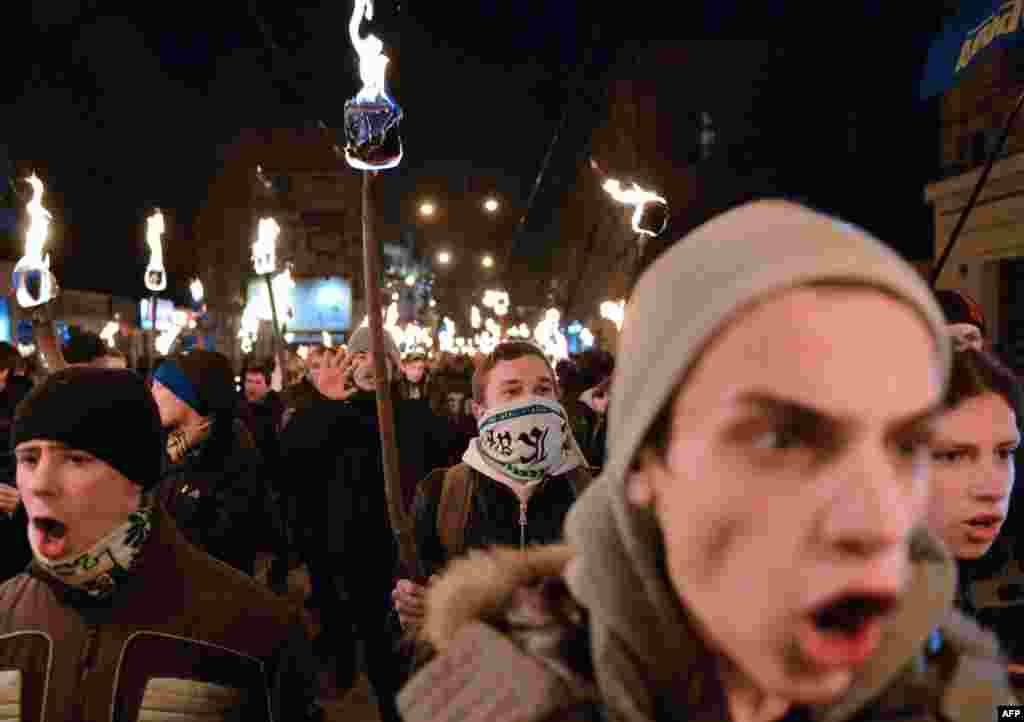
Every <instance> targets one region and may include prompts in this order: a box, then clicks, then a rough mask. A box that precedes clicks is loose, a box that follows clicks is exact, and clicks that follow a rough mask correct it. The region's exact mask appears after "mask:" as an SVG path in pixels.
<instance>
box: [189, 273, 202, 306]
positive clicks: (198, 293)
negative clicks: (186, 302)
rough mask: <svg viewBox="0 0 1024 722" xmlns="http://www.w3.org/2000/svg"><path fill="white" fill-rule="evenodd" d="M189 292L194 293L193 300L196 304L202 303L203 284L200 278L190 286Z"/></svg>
mask: <svg viewBox="0 0 1024 722" xmlns="http://www.w3.org/2000/svg"><path fill="white" fill-rule="evenodd" d="M189 290H190V291H191V292H192V300H193V301H194V302H195V303H200V302H201V301H202V300H203V282H202V281H200V280H199V279H198V278H196V279H195V280H193V281H192V283H190V284H189Z"/></svg>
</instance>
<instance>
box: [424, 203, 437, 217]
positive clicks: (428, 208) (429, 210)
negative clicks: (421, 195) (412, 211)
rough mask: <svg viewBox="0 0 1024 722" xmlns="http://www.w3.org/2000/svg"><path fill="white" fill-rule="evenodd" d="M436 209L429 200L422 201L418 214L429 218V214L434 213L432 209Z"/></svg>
mask: <svg viewBox="0 0 1024 722" xmlns="http://www.w3.org/2000/svg"><path fill="white" fill-rule="evenodd" d="M436 210H437V207H436V206H435V205H434V204H433V203H431V202H430V201H423V202H422V203H420V215H421V216H423V217H424V218H429V217H430V216H432V215H434V211H436Z"/></svg>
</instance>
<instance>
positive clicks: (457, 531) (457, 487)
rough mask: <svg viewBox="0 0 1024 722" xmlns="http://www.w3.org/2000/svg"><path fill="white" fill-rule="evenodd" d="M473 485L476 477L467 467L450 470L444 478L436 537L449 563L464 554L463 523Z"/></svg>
mask: <svg viewBox="0 0 1024 722" xmlns="http://www.w3.org/2000/svg"><path fill="white" fill-rule="evenodd" d="M476 485H477V478H476V473H475V472H474V471H473V470H472V469H470V468H469V466H467V465H466V464H458V465H456V466H453V467H451V468H450V469H448V471H447V472H446V473H445V475H444V482H443V484H442V487H441V499H440V501H439V502H438V505H437V535H438V537H439V538H440V539H441V544H442V545H443V546H444V548H445V552H446V553H447V555H448V560H449V561H450V560H452V559H454V558H455V557H458V556H461V555H462V553H463V552H464V551H465V548H466V523H467V522H468V521H469V510H470V508H471V506H472V502H473V494H474V493H476Z"/></svg>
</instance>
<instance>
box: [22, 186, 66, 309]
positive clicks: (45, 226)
mask: <svg viewBox="0 0 1024 722" xmlns="http://www.w3.org/2000/svg"><path fill="white" fill-rule="evenodd" d="M26 180H27V181H28V183H29V185H31V186H32V200H30V201H29V202H28V203H27V204H26V206H25V209H26V210H27V211H28V215H29V219H30V222H29V227H28V231H27V232H26V233H25V255H24V256H22V257H21V259H19V260H18V263H17V264H16V265H15V266H14V272H13V273H12V274H11V285H12V286H13V287H14V288H16V289H17V293H16V296H17V299H18V304H19V305H20V306H21V307H22V308H31V307H33V306H39V305H41V304H44V303H46V302H48V301H50V300H51V299H53V298H54V297H56V296H57V294H58V293H59V289H58V287H57V280H56V279H55V278H54V277H53V274H52V273H50V256H49V254H47V256H46V257H45V258H44V257H43V245H44V244H45V243H46V235H47V233H48V231H49V228H50V219H51V218H52V217H53V216H51V215H50V212H49V211H47V210H46V209H45V208H43V190H44V189H43V182H42V181H41V180H39V177H38V176H36V174H35V173H33V174H32V175H31V176H30V177H29V178H27V179H26ZM30 288H31V289H32V290H30Z"/></svg>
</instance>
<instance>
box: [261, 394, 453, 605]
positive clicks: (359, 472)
mask: <svg viewBox="0 0 1024 722" xmlns="http://www.w3.org/2000/svg"><path fill="white" fill-rule="evenodd" d="M394 409H395V428H396V438H397V446H398V458H399V464H400V467H401V477H402V497H403V503H404V505H405V508H406V509H409V508H410V507H411V505H412V499H413V496H414V494H415V491H416V484H417V482H418V481H419V480H420V479H422V478H423V477H424V476H426V474H427V472H428V471H430V470H431V469H432V468H434V467H435V466H442V465H444V462H445V461H446V460H447V458H448V455H449V445H450V439H449V436H448V433H447V426H446V424H444V422H443V421H441V420H440V419H438V418H437V417H435V416H434V415H433V414H432V413H431V412H430V409H429V408H428V407H427V406H426V405H425V404H421V403H418V402H415V401H400V400H396V401H395V402H394ZM281 445H282V464H283V465H284V466H285V467H287V468H293V469H302V480H303V481H302V486H301V488H300V489H298V490H297V492H296V494H297V496H298V498H299V504H298V506H299V511H298V514H299V519H300V520H301V521H302V523H303V524H304V525H306V526H308V527H309V531H310V534H309V537H308V539H307V543H306V545H305V546H306V549H305V553H306V554H307V555H308V554H320V555H324V556H326V558H327V559H329V565H330V566H331V567H332V568H334V569H338V570H345V571H348V570H351V571H352V572H353V573H358V574H360V575H364V576H365V575H373V576H374V578H375V580H376V581H377V582H378V583H379V584H381V585H390V583H391V577H392V574H393V572H394V567H395V563H396V556H397V551H396V548H395V542H394V538H393V535H392V532H391V523H390V519H389V516H388V510H387V499H386V496H385V489H384V471H383V462H382V460H381V445H380V432H379V431H378V425H377V403H376V396H375V395H374V394H372V393H361V394H357V395H356V396H354V397H352V398H351V399H349V400H348V401H334V400H330V399H325V400H323V401H315V402H314V403H312V404H311V405H310V406H308V407H306V408H305V409H304V410H302V411H301V412H299V413H297V414H296V415H295V417H294V418H293V419H292V420H291V422H290V423H289V424H288V426H287V428H286V429H285V431H284V434H283V435H282V439H281Z"/></svg>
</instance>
